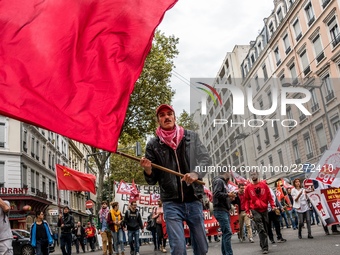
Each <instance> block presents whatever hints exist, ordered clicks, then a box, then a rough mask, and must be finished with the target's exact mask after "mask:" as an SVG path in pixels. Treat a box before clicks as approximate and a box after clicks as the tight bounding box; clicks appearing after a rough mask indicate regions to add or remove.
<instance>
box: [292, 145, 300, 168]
mask: <svg viewBox="0 0 340 255" xmlns="http://www.w3.org/2000/svg"><path fill="white" fill-rule="evenodd" d="M293 152H294V158H295V163H296V164H300V163H301V157H300V151H299V145H298V142H297V140H294V141H293Z"/></svg>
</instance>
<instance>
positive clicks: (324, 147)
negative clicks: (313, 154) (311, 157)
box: [320, 145, 327, 153]
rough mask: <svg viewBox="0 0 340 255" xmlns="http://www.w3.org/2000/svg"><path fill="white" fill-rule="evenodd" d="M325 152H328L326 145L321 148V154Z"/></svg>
mask: <svg viewBox="0 0 340 255" xmlns="http://www.w3.org/2000/svg"><path fill="white" fill-rule="evenodd" d="M325 150H327V145H324V146H322V147H321V148H320V153H323V152H324V151H325Z"/></svg>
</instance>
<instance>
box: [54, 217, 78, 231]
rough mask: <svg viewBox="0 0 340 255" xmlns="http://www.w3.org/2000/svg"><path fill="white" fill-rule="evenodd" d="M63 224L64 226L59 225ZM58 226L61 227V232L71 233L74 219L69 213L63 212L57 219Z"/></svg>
mask: <svg viewBox="0 0 340 255" xmlns="http://www.w3.org/2000/svg"><path fill="white" fill-rule="evenodd" d="M62 224H64V227H61V225H62ZM58 227H61V233H62V234H63V233H64V234H66V233H71V232H72V229H73V227H74V219H73V216H72V215H71V214H69V213H68V214H63V216H62V217H61V218H60V219H59V220H58Z"/></svg>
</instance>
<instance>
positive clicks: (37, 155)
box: [35, 140, 40, 160]
mask: <svg viewBox="0 0 340 255" xmlns="http://www.w3.org/2000/svg"><path fill="white" fill-rule="evenodd" d="M39 147H40V144H39V140H37V142H36V148H35V154H36V155H35V158H36V159H37V160H39V152H40V148H39Z"/></svg>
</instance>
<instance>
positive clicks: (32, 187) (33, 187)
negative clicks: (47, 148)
mask: <svg viewBox="0 0 340 255" xmlns="http://www.w3.org/2000/svg"><path fill="white" fill-rule="evenodd" d="M31 191H32V192H35V179H34V170H33V169H31Z"/></svg>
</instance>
